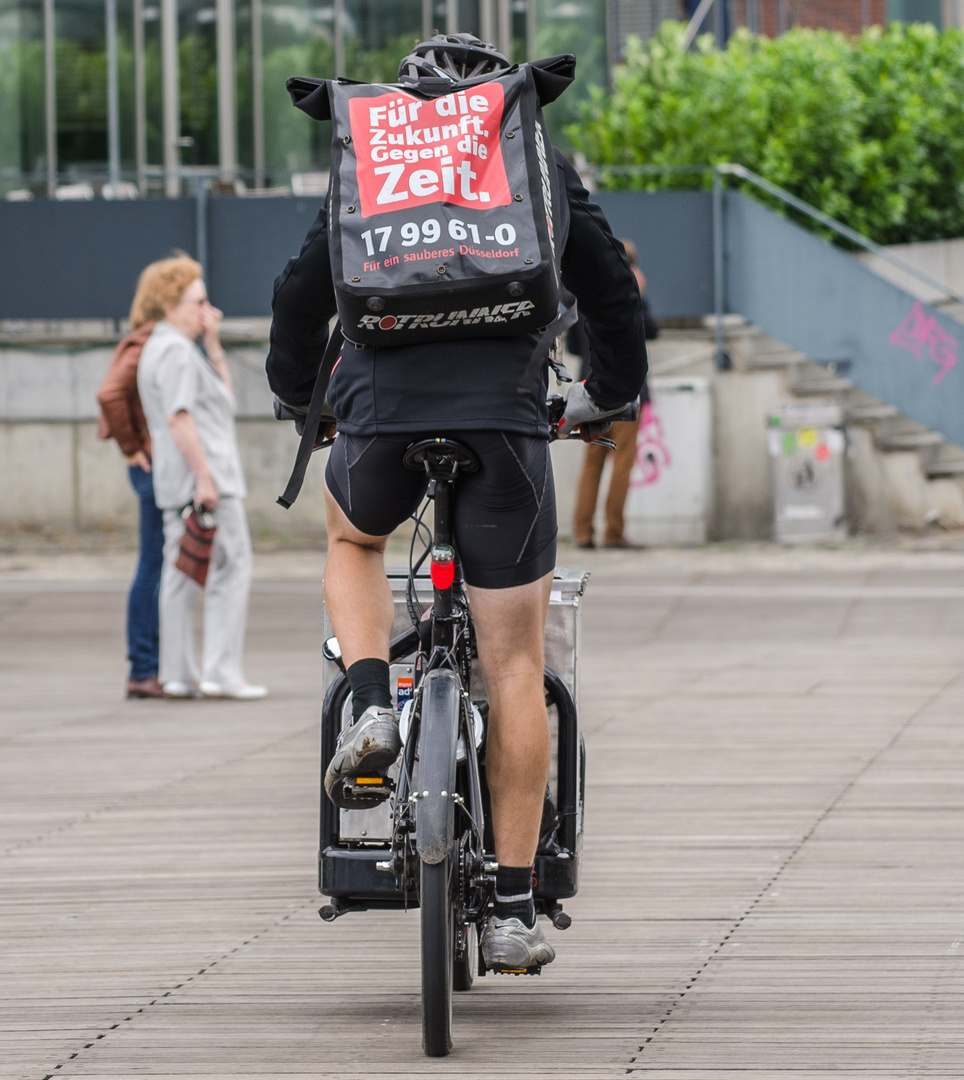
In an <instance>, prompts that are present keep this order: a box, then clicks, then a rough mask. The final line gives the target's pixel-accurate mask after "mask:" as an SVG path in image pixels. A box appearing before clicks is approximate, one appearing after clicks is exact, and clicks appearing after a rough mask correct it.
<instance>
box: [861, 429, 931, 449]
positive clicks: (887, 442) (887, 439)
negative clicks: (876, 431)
mask: <svg viewBox="0 0 964 1080" xmlns="http://www.w3.org/2000/svg"><path fill="white" fill-rule="evenodd" d="M945 441H946V440H945V439H944V436H943V435H941V434H940V432H938V431H926V430H925V431H906V432H902V433H897V434H887V435H878V436H877V448H878V449H879V450H928V449H930V448H931V447H934V446H940V445H941V444H942V443H943V442H945Z"/></svg>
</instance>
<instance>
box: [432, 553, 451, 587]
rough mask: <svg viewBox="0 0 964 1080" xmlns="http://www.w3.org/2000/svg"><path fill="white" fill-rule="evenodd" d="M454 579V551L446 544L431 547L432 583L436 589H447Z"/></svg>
mask: <svg viewBox="0 0 964 1080" xmlns="http://www.w3.org/2000/svg"><path fill="white" fill-rule="evenodd" d="M454 580H455V552H454V551H453V550H452V548H450V547H448V546H447V545H446V544H437V545H436V546H435V547H434V548H432V584H433V585H434V586H435V588H436V589H448V588H449V587H450V586H451V584H452V582H453V581H454Z"/></svg>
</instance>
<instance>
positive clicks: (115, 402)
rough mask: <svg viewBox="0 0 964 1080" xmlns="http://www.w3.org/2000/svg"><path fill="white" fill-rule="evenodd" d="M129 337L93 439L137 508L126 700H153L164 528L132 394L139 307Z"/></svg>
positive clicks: (140, 342)
mask: <svg viewBox="0 0 964 1080" xmlns="http://www.w3.org/2000/svg"><path fill="white" fill-rule="evenodd" d="M130 321H131V333H130V334H128V335H127V337H125V338H124V340H123V341H121V343H120V344H119V345H118V346H117V348H116V349H115V350H114V356H113V358H112V359H111V363H110V369H109V370H108V372H107V375H106V376H105V378H104V381H103V382H102V383H101V385H100V389H99V390H98V391H97V401H98V403H99V404H100V417H99V419H98V423H97V435H98V437H99V438H101V439H110V438H113V439H115V440H116V441H117V445H118V446H119V447H120V449H121V453H122V454H123V455H124V457H125V458H127V466H128V469H127V471H128V475H129V477H130V482H131V487H133V489H134V493H135V494H136V495H137V501H138V504H139V551H138V558H137V569H136V571H135V572H134V580H133V581H132V582H131V588H130V592H129V593H128V594H127V659H128V661H129V662H130V665H131V667H130V674H129V676H128V679H127V696H128V697H129V698H159V697H163V696H164V690H163V688H162V686H161V683H160V681H159V679H158V677H157V671H158V630H157V603H158V593H159V591H160V587H161V565H162V562H163V552H164V523H163V519H162V516H161V511H160V510H159V509H158V508H157V504H156V503H155V501H154V484H153V481H152V478H151V436H150V432H149V431H148V429H147V421H146V420H145V419H144V410H143V409H142V408H141V399H140V397H139V396H138V393H137V364H138V361H139V359H140V355H141V350H142V349H143V348H144V342H145V341H147V339H148V337H149V336H150V334H151V332H152V331H153V329H154V323H153V321H151V320H150V319H148V318H147V317H146V316H145V314H144V311H143V310H142V306H141V305H139V304H138V303H137V301H135V302H134V305H133V306H132V307H131V315H130Z"/></svg>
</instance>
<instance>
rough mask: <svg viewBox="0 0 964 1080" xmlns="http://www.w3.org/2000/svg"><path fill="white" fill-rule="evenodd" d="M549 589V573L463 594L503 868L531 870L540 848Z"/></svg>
mask: <svg viewBox="0 0 964 1080" xmlns="http://www.w3.org/2000/svg"><path fill="white" fill-rule="evenodd" d="M551 587H552V574H551V573H550V574H547V575H546V576H545V577H544V578H542V579H541V580H539V581H534V582H532V583H531V584H529V585H519V586H516V587H514V588H510V589H477V588H472V587H470V588H469V601H470V603H471V605H472V617H473V619H474V620H475V629H476V635H477V638H478V647H479V662H480V663H481V665H482V673H483V675H484V676H485V685H486V690H487V691H488V695H489V733H488V747H487V750H486V777H487V779H488V784H489V793H490V794H491V796H492V825H493V830H494V835H495V855H496V858H497V859H498V861H499V862H500V863H502V865H503V866H529V865H530V864H531V863H532V861H533V859H534V858H535V853H536V847H537V845H538V843H539V825H540V823H541V821H542V804H543V799H544V798H545V793H546V781H547V779H548V777H549V754H550V750H551V743H550V738H549V719H548V715H547V713H546V703H545V692H544V690H543V673H542V667H543V644H542V639H543V634H544V633H545V625H546V612H547V611H548V608H549V591H550V589H551Z"/></svg>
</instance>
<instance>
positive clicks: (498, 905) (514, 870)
mask: <svg viewBox="0 0 964 1080" xmlns="http://www.w3.org/2000/svg"><path fill="white" fill-rule="evenodd" d="M495 917H496V918H497V919H521V920H522V922H524V923H525V925H526V926H528V927H529V928H530V929H531V928H532V927H533V926H535V923H536V906H535V903H534V902H533V900H532V867H531V866H502V865H501V864H500V865H499V869H498V870H496V872H495Z"/></svg>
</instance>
